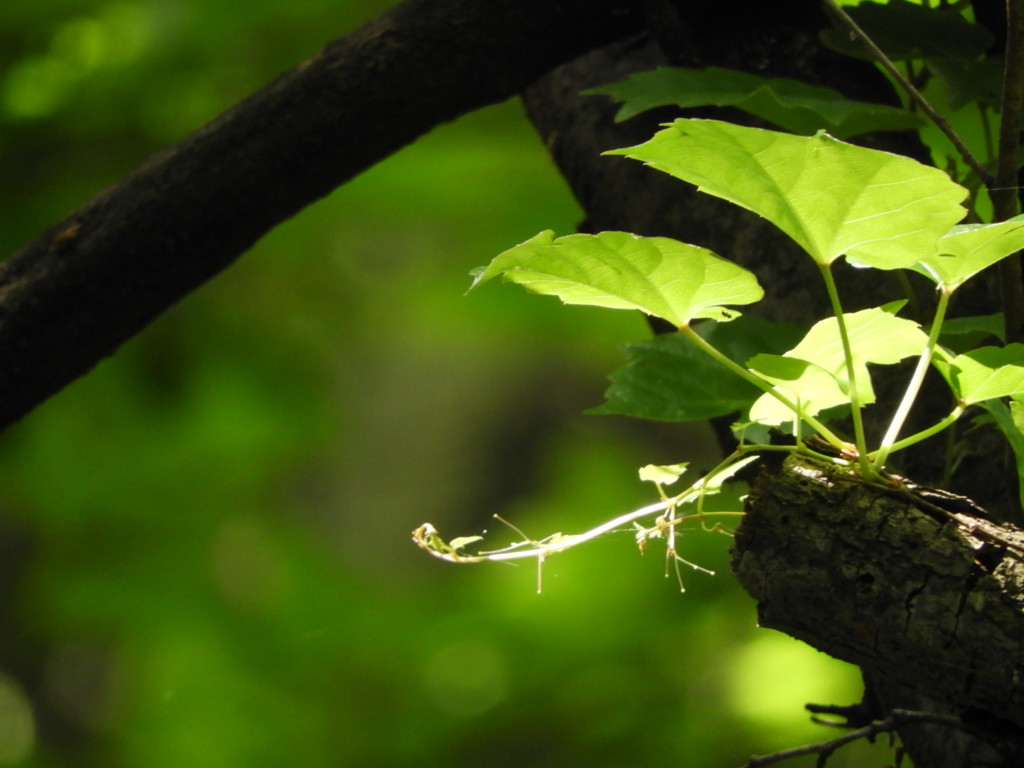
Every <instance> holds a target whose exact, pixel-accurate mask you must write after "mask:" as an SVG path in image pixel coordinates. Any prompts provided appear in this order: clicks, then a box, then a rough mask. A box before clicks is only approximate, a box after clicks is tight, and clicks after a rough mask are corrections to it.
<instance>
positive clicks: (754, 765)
mask: <svg viewBox="0 0 1024 768" xmlns="http://www.w3.org/2000/svg"><path fill="white" fill-rule="evenodd" d="M911 724H916V725H945V726H947V727H949V728H955V729H957V730H961V731H966V732H968V733H972V734H973V733H975V732H976V731H975V729H973V728H971V727H970V726H967V725H965V724H964V723H963V721H962V720H960V719H959V718H956V717H952V716H951V715H938V714H932V713H931V712H916V711H913V710H908V709H894V710H893V711H892V713H891V714H890V715H889V717H887V718H885V719H884V720H875V721H874V722H872V723H869V724H868V725H865V726H864V727H863V728H858V729H857V730H855V731H850V732H849V733H846V734H844V735H842V736H839V737H838V738H835V739H829V740H828V741H822V742H819V743H817V744H807V745H806V746H803V747H796V748H794V749H787V750H785V751H783V752H776V753H774V754H771V755H762V756H759V757H758V756H755V757H752V758H750V760H749V761H747V764H746V766H745V768H764V766H767V765H774V764H775V763H780V762H782V761H783V760H791V759H792V758H794V757H805V756H807V755H818V756H819V760H818V764H819V765H822V764H824V763H823V761H824V760H825V759H827V758H828V757H829V756H830V755H831V754H832V753H833V752H835V751H836V750H837V749H839V748H840V747H843V746H845V745H847V744H849V743H851V742H854V741H858V740H860V739H867V740H872V739H874V738H875V737H876V736H878V735H879V734H882V733H892V732H893V731H895V730H897V729H898V728H900V727H901V726H905V725H911Z"/></svg>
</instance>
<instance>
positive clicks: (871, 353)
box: [748, 308, 928, 424]
mask: <svg viewBox="0 0 1024 768" xmlns="http://www.w3.org/2000/svg"><path fill="white" fill-rule="evenodd" d="M889 309H892V308H875V309H865V310H862V311H860V312H853V313H850V314H847V315H846V316H845V319H846V327H847V333H848V335H849V337H850V347H851V348H852V350H853V357H854V365H855V368H854V370H855V375H856V377H857V392H858V394H859V396H860V400H861V402H862V403H863V404H864V405H868V404H870V403H873V402H874V401H875V393H874V388H873V387H872V385H871V376H870V374H869V373H868V367H867V366H868V364H869V363H870V364H879V365H891V364H893V363H898V362H899V361H901V360H904V359H905V358H907V357H911V356H913V355H919V354H921V352H922V350H923V349H924V347H925V344H926V343H927V341H928V337H927V336H926V335H925V334H924V332H923V331H922V330H921V327H920V326H919V325H918V324H917V323H915V322H913V321H911V320H905V319H903V318H900V317H896V316H895V315H893V314H892V313H891V312H890V311H888V310H889ZM783 358H792V359H794V362H791V363H786V364H783V363H782V362H781V361H780V360H779V359H778V358H777V357H776V356H772V355H758V356H756V357H754V358H752V359H751V360H750V361H748V367H750V368H751V369H753V370H755V371H757V372H758V373H760V374H761V375H762V376H764V377H765V378H766V379H768V380H769V381H770V382H772V383H773V384H775V386H776V388H777V389H779V390H780V391H781V392H782V393H783V394H785V395H787V396H788V397H789V398H790V399H792V400H794V401H796V402H797V403H798V404H799V405H800V406H801V407H802V408H803V409H804V411H805V412H806V413H807V414H808V415H811V416H814V415H816V414H818V413H820V412H821V411H823V410H825V409H826V408H831V407H834V406H837V405H844V404H847V403H849V402H850V397H849V381H848V378H847V372H846V359H845V357H844V355H843V347H842V341H841V337H840V335H839V323H838V321H837V320H836V318H834V317H830V318H826V319H825V320H822V321H820V322H818V323H816V324H815V325H814V327H813V328H811V330H810V331H808V333H807V335H806V336H805V337H804V338H803V340H802V341H801V342H800V343H799V344H797V345H796V346H795V347H794V348H793V349H791V350H790V351H789V352H787V353H786V354H785V355H784V356H783ZM750 420H751V421H755V422H759V423H762V424H786V423H788V422H791V421H792V420H793V414H792V413H791V412H790V411H789V409H788V408H786V407H785V406H784V405H783V404H782V403H780V402H779V401H778V400H776V399H775V398H774V397H772V396H770V395H767V394H765V395H762V396H761V397H760V398H758V400H757V402H755V403H754V405H753V407H752V408H751V409H750Z"/></svg>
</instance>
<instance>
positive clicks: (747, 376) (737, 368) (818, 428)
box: [679, 325, 847, 448]
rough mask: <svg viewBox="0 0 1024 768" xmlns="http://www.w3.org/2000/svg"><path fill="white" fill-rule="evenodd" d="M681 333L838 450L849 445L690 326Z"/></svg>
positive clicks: (769, 383) (686, 326) (684, 327)
mask: <svg viewBox="0 0 1024 768" xmlns="http://www.w3.org/2000/svg"><path fill="white" fill-rule="evenodd" d="M679 331H680V332H681V333H683V334H685V335H686V337H687V338H689V339H690V340H691V341H693V343H694V344H696V345H697V346H698V347H700V349H701V350H702V351H703V352H705V353H706V354H707V355H709V356H710V357H712V358H714V359H715V360H717V361H718V362H720V363H721V364H722V365H724V366H725V367H726V368H728V369H729V370H730V371H732V372H733V373H735V374H736V375H737V376H739V377H740V378H742V379H744V380H746V381H749V382H750V383H751V384H753V385H754V386H755V387H757V388H758V389H760V390H761V391H762V392H765V393H767V394H769V395H771V396H772V397H774V398H775V399H776V400H778V401H779V402H780V403H782V404H783V405H784V406H786V407H787V408H789V410H791V411H792V412H793V413H794V414H796V415H797V416H799V417H800V418H801V419H803V420H804V421H806V422H807V423H808V424H810V425H811V427H812V428H813V429H814V431H815V432H817V433H818V434H819V435H821V436H822V437H823V438H824V439H825V440H827V441H828V442H829V443H831V444H832V445H834V446H835V447H836V448H844V447H845V446H846V445H847V443H846V441H845V440H842V439H841V438H839V437H838V436H837V435H836V434H835V433H834V432H833V431H832V430H831V429H829V428H828V427H826V426H825V425H824V424H822V423H821V422H820V421H818V420H817V419H815V418H814V417H813V416H810V415H808V414H806V413H803V411H802V410H801V409H800V407H799V406H798V405H797V404H796V403H794V402H793V401H792V400H790V399H789V398H788V397H786V396H785V395H784V394H782V393H781V392H779V390H777V389H776V388H775V387H774V386H773V385H772V384H771V382H768V381H765V380H764V379H762V378H761V377H760V376H758V375H756V374H754V373H751V372H750V371H748V370H747V369H746V368H744V367H743V366H742V365H739V364H738V363H736V362H734V361H732V360H730V359H729V358H728V357H726V356H725V355H723V354H722V353H721V352H719V351H718V350H717V349H715V347H713V346H712V345H711V344H710V343H708V341H707V340H706V339H705V338H704V337H703V336H701V335H700V334H699V333H697V332H696V331H695V330H693V329H692V328H691V327H690V326H688V325H684V326H682V327H681V328H680V329H679ZM799 437H800V436H799V435H797V439H799Z"/></svg>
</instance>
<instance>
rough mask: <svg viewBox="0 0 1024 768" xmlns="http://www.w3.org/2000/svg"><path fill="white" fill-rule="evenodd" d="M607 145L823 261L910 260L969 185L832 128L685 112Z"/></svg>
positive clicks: (947, 224) (959, 211) (930, 242)
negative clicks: (760, 222) (628, 141)
mask: <svg viewBox="0 0 1024 768" xmlns="http://www.w3.org/2000/svg"><path fill="white" fill-rule="evenodd" d="M609 154H618V155H627V156H629V157H632V158H635V159H637V160H642V161H643V162H645V163H647V164H648V165H650V166H651V167H653V168H657V169H658V170H660V171H665V172H666V173H669V174H672V175H673V176H676V177H677V178H680V179H683V180H684V181H688V182H690V183H691V184H696V185H698V186H699V188H700V189H701V191H703V192H707V193H708V194H711V195H715V196H716V197H721V198H723V199H725V200H729V201H730V202H733V203H735V204H736V205H740V206H742V207H744V208H747V209H748V210H751V211H753V212H754V213H757V214H759V215H760V216H763V217H764V218H766V219H768V220H769V221H771V222H772V223H773V224H775V225H776V226H777V227H779V228H780V229H781V230H782V231H783V232H785V233H786V234H788V235H789V236H790V237H792V238H793V239H794V240H795V241H796V242H797V243H799V244H800V245H801V246H802V247H803V248H804V250H806V251H807V252H808V253H809V254H810V255H811V256H812V257H813V258H814V260H815V261H816V262H818V263H819V264H829V263H831V262H832V261H833V260H835V259H836V258H838V257H839V256H841V255H842V254H844V253H845V254H848V255H850V256H851V257H853V258H855V259H856V260H857V261H858V262H860V263H863V264H868V265H870V266H875V267H880V268H882V269H893V268H897V267H905V266H909V265H911V264H914V263H915V262H917V261H919V260H920V258H921V256H922V254H928V253H931V252H932V251H933V250H934V248H935V244H936V241H937V240H938V239H939V238H940V237H941V236H943V235H945V234H946V233H947V232H949V230H950V228H951V227H952V226H953V225H954V224H956V223H957V222H958V221H960V219H962V218H963V216H964V209H963V208H962V207H961V206H960V205H959V203H960V201H961V200H963V199H964V197H965V196H966V195H967V190H966V189H964V188H963V187H961V186H960V185H958V184H956V183H954V182H953V181H952V180H951V179H950V178H949V177H948V176H947V175H946V174H945V173H943V172H942V171H940V170H938V169H936V168H929V167H928V166H925V165H921V164H920V163H918V162H916V161H915V160H911V159H910V158H907V157H901V156H899V155H892V154H889V153H887V152H880V151H877V150H873V149H865V148H863V147H857V146H854V145H852V144H846V143H844V142H841V141H838V140H836V139H833V138H832V137H831V136H828V135H827V134H824V133H819V134H818V135H816V136H810V137H808V136H793V135H790V134H787V133H779V132H776V131H765V130H761V129H758V128H746V127H743V126H739V125H732V124H731V123H723V122H719V121H717V120H685V119H679V120H676V121H675V122H674V123H672V124H670V125H669V127H668V128H666V129H665V130H662V131H659V132H658V133H657V134H655V135H654V137H653V138H652V139H651V140H650V141H648V142H646V143H644V144H641V145H639V146H636V147H629V148H626V149H617V150H614V151H613V152H611V153H609Z"/></svg>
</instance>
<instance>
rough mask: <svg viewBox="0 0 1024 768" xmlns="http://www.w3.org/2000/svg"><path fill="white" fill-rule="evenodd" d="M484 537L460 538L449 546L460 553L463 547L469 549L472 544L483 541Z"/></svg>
mask: <svg viewBox="0 0 1024 768" xmlns="http://www.w3.org/2000/svg"><path fill="white" fill-rule="evenodd" d="M483 540H484V537H483V536H458V537H457V538H454V539H452V540H451V541H449V542H448V546H449V547H451V548H452V549H453V550H454V551H456V552H458V551H459V550H460V549H462V548H463V547H468V546H469V545H470V544H476V543H477V542H478V541H483Z"/></svg>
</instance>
